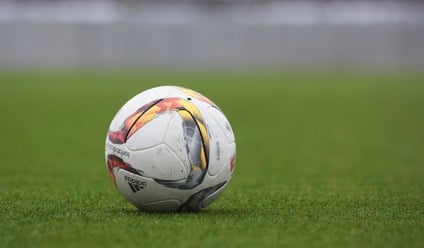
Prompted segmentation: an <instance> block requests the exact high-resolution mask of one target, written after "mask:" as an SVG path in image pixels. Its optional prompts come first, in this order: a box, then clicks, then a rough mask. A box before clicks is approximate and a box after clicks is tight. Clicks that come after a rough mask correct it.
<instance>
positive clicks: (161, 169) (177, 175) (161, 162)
mask: <svg viewBox="0 0 424 248" xmlns="http://www.w3.org/2000/svg"><path fill="white" fill-rule="evenodd" d="M128 163H129V164H131V166H132V167H134V168H135V169H137V170H139V171H141V173H142V175H144V176H146V177H150V178H155V179H161V180H181V179H184V178H185V177H187V174H188V171H187V167H186V166H185V165H184V163H183V162H182V161H181V160H180V159H179V158H178V156H177V155H175V153H174V152H173V151H171V150H170V149H169V148H168V146H167V145H165V144H160V145H157V146H154V147H151V148H147V149H144V150H140V151H132V152H131V157H129V158H128Z"/></svg>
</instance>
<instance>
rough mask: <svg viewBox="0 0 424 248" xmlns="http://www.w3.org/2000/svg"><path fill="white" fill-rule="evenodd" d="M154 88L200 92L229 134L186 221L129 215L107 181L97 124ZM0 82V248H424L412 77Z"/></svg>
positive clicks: (156, 75) (421, 128)
mask: <svg viewBox="0 0 424 248" xmlns="http://www.w3.org/2000/svg"><path fill="white" fill-rule="evenodd" d="M160 84H179V85H184V86H187V87H190V88H193V89H195V90H197V91H200V92H202V93H204V94H205V95H207V96H208V97H209V98H211V99H212V100H213V101H215V102H216V103H217V104H218V105H219V106H220V107H221V108H222V109H223V110H224V112H225V113H226V115H227V117H228V118H229V120H230V121H231V123H232V126H233V129H234V131H235V134H236V140H237V151H238V154H237V165H236V171H235V174H234V177H233V179H232V181H231V183H230V185H229V187H228V188H227V189H226V191H225V193H224V194H223V195H222V197H221V198H220V199H218V200H217V201H216V202H215V203H214V204H212V205H211V206H210V207H209V208H207V209H206V210H204V211H203V212H201V213H198V214H187V213H182V214H181V213H177V214H149V213H139V212H137V211H136V209H135V208H134V207H133V206H131V205H130V204H129V203H127V202H126V201H125V200H124V199H123V198H122V197H121V196H120V195H119V194H118V192H117V191H116V189H115V188H114V187H113V185H112V183H111V182H110V181H109V178H108V175H107V171H106V168H105V164H104V157H103V155H104V153H103V149H104V140H105V134H106V130H107V127H108V125H109V122H110V120H111V119H112V117H113V116H114V114H115V112H116V111H117V110H118V109H119V107H120V106H121V105H122V104H123V103H124V102H125V101H126V100H127V99H128V98H130V97H131V96H133V95H135V94H136V93H137V92H139V91H142V90H144V89H147V88H149V87H153V86H157V85H160ZM0 85H1V89H0V103H1V104H0V113H1V115H2V117H1V120H2V121H1V122H0V130H1V136H0V137H1V143H0V151H1V153H0V154H1V160H2V161H3V162H2V165H1V173H0V203H1V204H0V246H2V247H28V246H30V247H36V246H39V247H51V246H53V247H57V246H65V247H67V246H72V247H75V246H78V247H80V246H89V245H94V246H113V247H115V246H119V247H127V246H134V247H135V246H138V247H141V246H143V247H146V246H147V247H151V246H176V247H222V246H224V245H225V246H228V247H233V246H238V247H242V246H246V247H263V246H265V247H275V246H284V245H286V246H289V247H292V246H307V247H309V246H321V247H327V246H337V247H341V246H348V247H350V246H351V247H359V246H366V247H370V246H376V247H383V246H384V247H414V246H415V247H419V246H421V245H422V244H423V242H424V195H423V193H424V76H423V75H406V74H404V75H395V74H391V75H386V76H382V75H369V74H368V75H367V74H361V75H355V74H349V73H333V74H325V73H310V74H306V75H305V74H301V73H258V74H255V73H249V72H247V73H246V72H244V73H212V72H209V73H188V72H187V73H166V74H165V73H163V72H159V71H157V72H148V73H147V72H145V73H143V72H138V73H136V72H128V73H114V72H98V73H17V72H15V73H11V72H9V73H6V72H3V73H0ZM225 246H224V247H225Z"/></svg>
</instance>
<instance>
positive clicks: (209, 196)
mask: <svg viewBox="0 0 424 248" xmlns="http://www.w3.org/2000/svg"><path fill="white" fill-rule="evenodd" d="M105 154H106V164H107V169H108V171H109V175H110V178H111V180H112V181H113V183H114V184H115V186H116V188H117V189H118V191H119V192H120V193H121V194H122V195H123V196H124V197H125V198H126V199H127V200H128V201H129V202H131V203H132V204H133V205H134V206H136V207H137V208H138V209H140V210H144V211H155V212H175V211H200V210H201V209H202V208H205V207H206V206H208V205H209V204H211V203H212V202H213V201H214V200H215V199H216V198H217V197H218V196H219V195H220V194H221V193H222V192H223V191H224V189H225V187H226V186H227V185H228V183H229V181H230V179H231V176H232V173H233V171H234V166H235V160H236V143H235V139H234V133H233V131H232V129H231V126H230V123H229V122H228V120H227V118H226V117H225V116H224V114H223V113H222V111H221V110H220V109H219V108H218V107H217V106H216V105H215V104H214V103H213V102H212V101H211V100H209V99H208V98H206V97H204V96H203V95H201V94H199V93H197V92H195V91H193V90H190V89H187V88H182V87H177V86H161V87H156V88H152V89H149V90H146V91H144V92H141V93H140V94H138V95H136V96H135V97H133V98H132V99H130V100H129V101H128V102H127V103H125V105H124V106H123V107H122V108H121V109H120V110H119V112H118V113H117V114H116V115H115V117H114V118H113V120H112V123H111V124H110V127H109V130H108V133H107V136H106V147H105Z"/></svg>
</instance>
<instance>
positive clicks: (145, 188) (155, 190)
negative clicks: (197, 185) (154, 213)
mask: <svg viewBox="0 0 424 248" xmlns="http://www.w3.org/2000/svg"><path fill="white" fill-rule="evenodd" d="M115 178H116V188H117V189H118V191H119V192H120V193H121V194H122V195H123V196H124V197H125V198H126V199H127V200H128V201H129V202H131V203H132V204H133V205H134V206H136V207H137V208H140V207H142V205H143V204H148V203H154V202H160V201H166V200H176V201H179V202H185V201H186V200H187V199H188V198H189V196H190V195H191V191H181V190H178V189H172V188H167V187H165V186H163V185H161V184H158V183H157V182H156V181H155V180H153V179H152V178H148V177H145V176H140V175H136V174H133V173H131V172H129V171H126V170H123V169H119V170H117V171H115Z"/></svg>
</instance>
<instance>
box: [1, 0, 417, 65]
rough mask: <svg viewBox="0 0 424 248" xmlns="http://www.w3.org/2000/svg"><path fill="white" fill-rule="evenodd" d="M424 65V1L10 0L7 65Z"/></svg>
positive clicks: (4, 49) (4, 23)
mask: <svg viewBox="0 0 424 248" xmlns="http://www.w3.org/2000/svg"><path fill="white" fill-rule="evenodd" d="M140 66H141V67H144V68H252V67H254V68H274V69H280V68H285V69H287V68H288V69H292V68H296V69H299V68H301V69H303V68H312V69H328V68H330V69H334V68H344V69H366V70H369V69H378V70H381V69H384V70H393V69H401V70H405V69H408V70H420V69H422V68H423V66H424V2H423V1H400V0H387V1H385V0H368V1H361V0H359V1H356V0H344V1H331V0H315V1H291V0H84V1H83V0H2V1H0V67H1V68H87V67H92V68H102V67H103V68H104V67H106V68H110V67H113V68H116V67H126V68H128V67H136V68H138V67H140Z"/></svg>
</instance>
